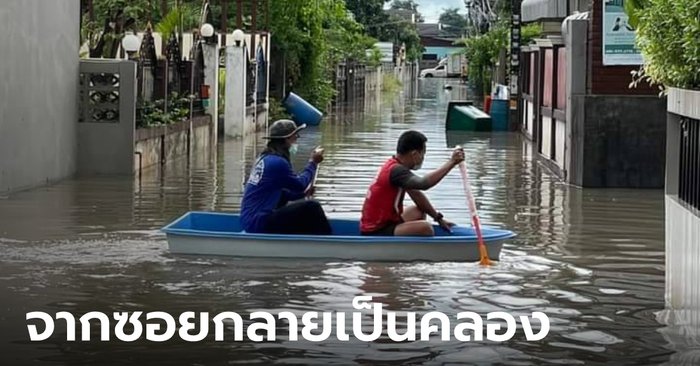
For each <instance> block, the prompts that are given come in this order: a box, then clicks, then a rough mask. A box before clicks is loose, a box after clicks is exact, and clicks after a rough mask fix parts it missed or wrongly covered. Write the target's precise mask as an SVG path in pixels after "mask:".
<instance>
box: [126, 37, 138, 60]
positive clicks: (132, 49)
mask: <svg viewBox="0 0 700 366" xmlns="http://www.w3.org/2000/svg"><path fill="white" fill-rule="evenodd" d="M139 47H141V41H140V40H139V37H137V36H136V35H135V34H133V33H130V34H127V35H125V36H124V38H122V48H123V49H124V51H126V54H127V55H128V56H129V59H132V58H133V57H134V54H136V51H138V50H139Z"/></svg>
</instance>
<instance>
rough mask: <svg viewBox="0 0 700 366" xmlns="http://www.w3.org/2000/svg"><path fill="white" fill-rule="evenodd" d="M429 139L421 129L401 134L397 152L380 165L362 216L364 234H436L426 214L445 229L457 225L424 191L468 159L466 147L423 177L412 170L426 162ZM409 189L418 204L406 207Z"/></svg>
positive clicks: (361, 222) (456, 151) (363, 207)
mask: <svg viewBox="0 0 700 366" xmlns="http://www.w3.org/2000/svg"><path fill="white" fill-rule="evenodd" d="M427 141H428V139H427V138H426V137H425V135H423V134H422V133H420V132H418V131H413V130H409V131H406V132H404V133H403V134H401V136H400V137H399V141H398V144H397V145H396V155H394V156H392V157H391V158H390V159H389V160H387V161H386V163H384V165H383V166H382V167H381V169H379V173H378V174H377V177H376V178H375V180H374V182H372V184H371V185H370V187H369V190H368V191H367V196H366V197H365V202H364V204H363V206H362V218H361V219H360V232H361V233H362V234H363V235H419V236H432V235H435V233H434V231H433V226H432V225H431V224H430V223H429V222H428V221H426V215H427V216H430V217H432V218H433V220H435V222H437V223H438V224H439V225H440V226H441V227H442V228H443V229H445V230H448V231H449V230H450V228H451V227H452V226H454V224H453V223H451V222H449V221H447V220H445V218H444V217H443V216H442V214H441V213H440V212H438V211H437V210H435V208H434V207H433V205H432V204H431V203H430V201H429V200H428V198H427V197H426V196H425V195H424V194H423V192H421V191H424V190H427V189H430V188H432V187H434V186H435V185H436V184H438V183H440V181H441V180H442V179H443V178H444V177H445V176H446V175H447V173H449V172H450V170H452V168H454V167H455V166H457V165H459V163H461V162H462V161H464V150H462V149H455V151H453V152H452V156H451V157H450V159H449V160H448V161H447V162H446V163H445V164H443V165H442V166H441V167H440V168H438V169H436V170H434V171H432V172H430V173H428V174H426V175H425V176H423V177H419V176H417V175H415V174H413V172H411V170H418V169H420V167H421V165H422V164H423V160H424V158H425V151H426V146H425V143H426V142H427ZM406 193H408V195H409V196H410V197H411V199H412V200H413V202H414V203H415V204H416V205H415V206H411V207H408V208H407V209H406V210H404V209H403V199H404V196H405V194H406Z"/></svg>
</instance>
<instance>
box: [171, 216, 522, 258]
mask: <svg viewBox="0 0 700 366" xmlns="http://www.w3.org/2000/svg"><path fill="white" fill-rule="evenodd" d="M329 221H330V223H331V227H332V230H333V234H332V235H281V234H253V233H246V232H244V231H243V230H242V228H241V225H240V221H239V215H237V214H229V213H220V212H196V211H192V212H188V213H186V214H184V215H183V216H181V217H180V218H178V219H176V220H175V221H173V222H172V223H170V224H169V225H167V226H165V227H164V228H163V229H162V231H163V232H165V234H166V236H167V239H168V247H169V248H170V252H171V253H177V254H198V255H224V256H236V257H284V258H327V259H331V258H333V259H349V260H363V261H478V260H479V248H478V245H477V238H476V234H475V232H474V229H473V228H471V227H459V226H456V227H453V230H452V233H451V234H450V233H448V232H446V231H445V230H443V229H442V228H440V227H439V226H435V236H433V237H419V236H363V235H360V232H359V222H358V221H356V220H355V221H354V220H342V219H331V220H329ZM482 234H483V236H484V242H485V243H486V248H487V250H488V253H489V258H491V259H492V260H498V259H499V257H500V254H501V248H502V247H503V243H504V242H505V241H506V240H508V239H511V238H513V237H515V234H514V233H513V232H511V231H508V230H502V229H496V228H489V227H483V228H482Z"/></svg>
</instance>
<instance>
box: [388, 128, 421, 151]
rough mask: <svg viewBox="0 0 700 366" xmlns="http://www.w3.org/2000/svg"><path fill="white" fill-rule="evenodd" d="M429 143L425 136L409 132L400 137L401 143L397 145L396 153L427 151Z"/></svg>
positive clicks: (412, 131) (416, 132)
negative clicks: (426, 145)
mask: <svg viewBox="0 0 700 366" xmlns="http://www.w3.org/2000/svg"><path fill="white" fill-rule="evenodd" d="M427 141H428V138H427V137H425V135H424V134H422V133H420V132H418V131H414V130H408V131H406V132H404V133H402V134H401V136H400V137H399V142H398V143H397V144H396V153H397V154H406V153H409V152H411V151H412V150H418V151H425V143H426V142H427Z"/></svg>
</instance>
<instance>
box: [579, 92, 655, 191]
mask: <svg viewBox="0 0 700 366" xmlns="http://www.w3.org/2000/svg"><path fill="white" fill-rule="evenodd" d="M573 101H575V102H578V103H583V105H582V106H576V105H572V106H571V107H572V108H577V109H579V108H581V107H582V108H583V114H584V117H583V120H582V121H580V120H579V121H572V125H573V129H574V130H578V131H581V132H582V136H581V135H579V136H577V137H576V138H577V140H578V141H577V143H578V144H582V149H583V151H582V155H581V156H580V157H579V159H578V160H576V161H572V163H571V164H572V167H571V169H576V168H577V167H575V166H574V165H578V164H583V166H582V167H579V168H581V169H582V176H581V177H580V180H579V181H572V183H574V184H576V185H579V186H583V187H629V188H662V187H663V186H664V166H665V154H664V151H665V149H666V123H665V120H666V108H665V107H666V101H665V100H664V99H662V98H659V97H658V96H650V97H637V96H611V95H605V96H591V95H589V96H584V97H579V98H573ZM581 122H582V123H583V126H577V124H579V123H581Z"/></svg>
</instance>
